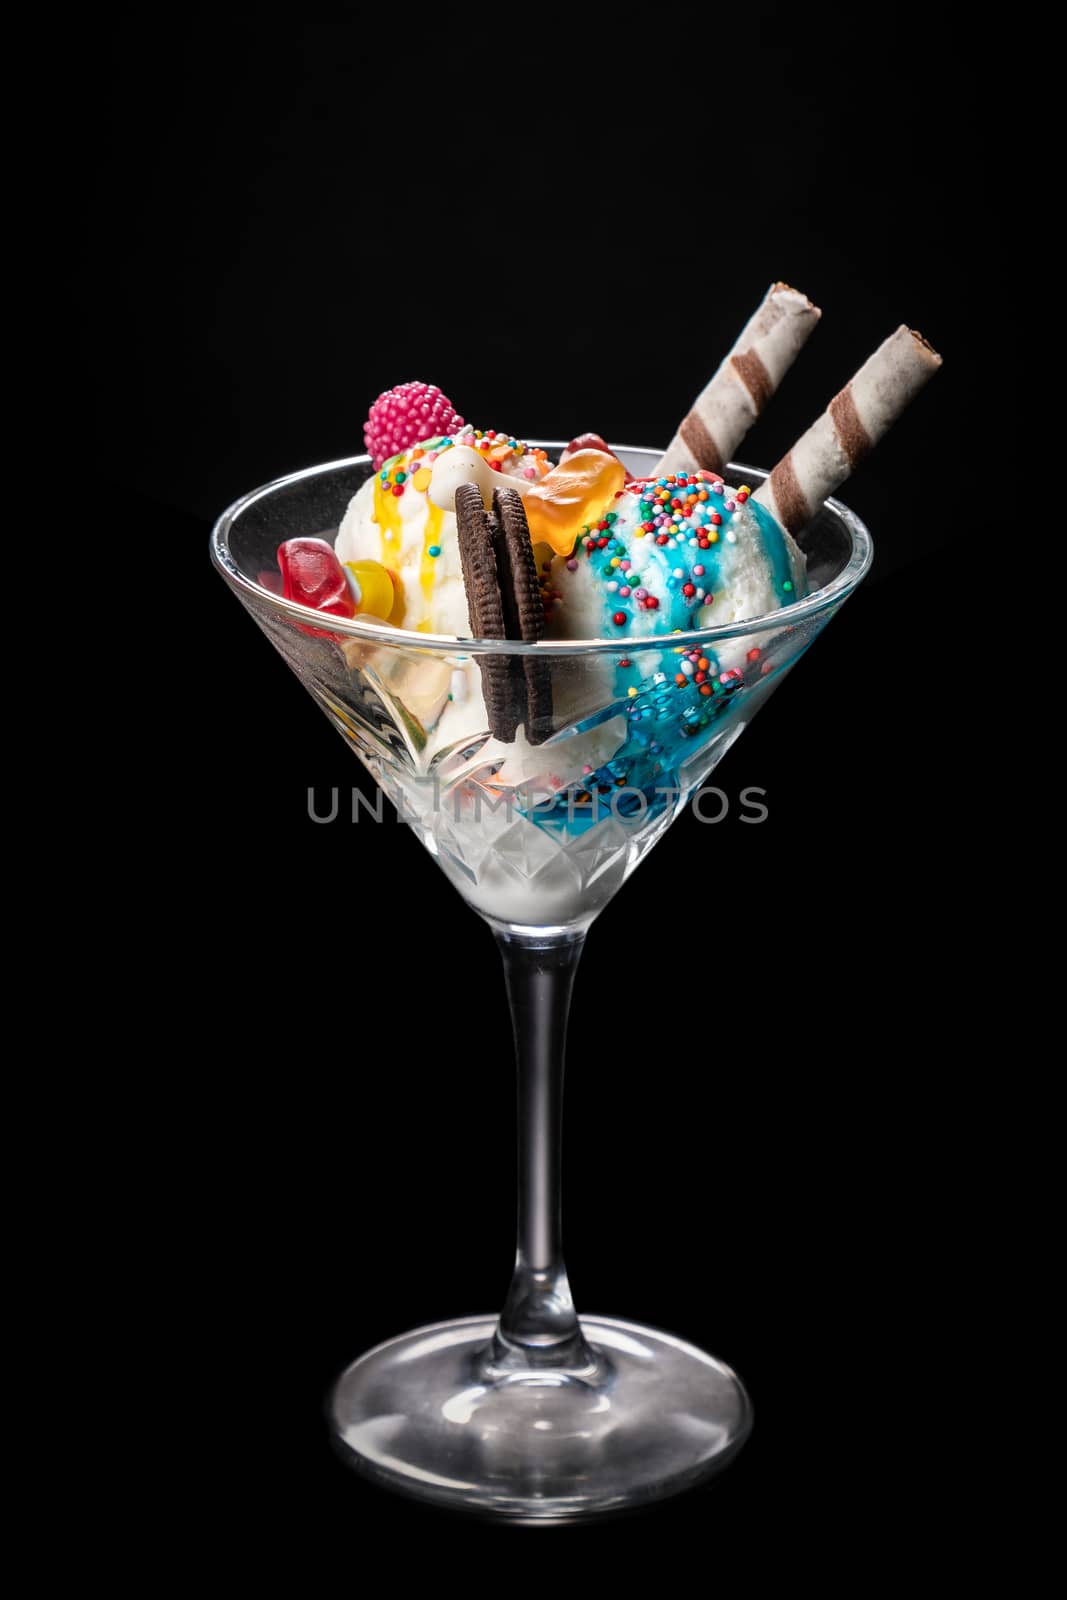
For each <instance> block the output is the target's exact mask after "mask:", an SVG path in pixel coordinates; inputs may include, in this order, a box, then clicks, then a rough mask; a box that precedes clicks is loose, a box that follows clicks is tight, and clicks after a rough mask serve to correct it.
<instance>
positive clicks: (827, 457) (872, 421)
mask: <svg viewBox="0 0 1067 1600" xmlns="http://www.w3.org/2000/svg"><path fill="white" fill-rule="evenodd" d="M940 365H941V357H940V356H939V355H938V353H937V351H936V350H934V349H933V348H932V346H930V345H928V344H927V342H926V340H925V339H924V338H923V336H922V334H921V333H916V332H915V331H914V329H912V328H905V327H904V326H903V325H901V326H900V327H899V328H898V329H897V331H896V333H893V334H890V336H889V338H888V339H887V340H886V341H885V343H884V344H880V345H879V346H878V349H877V350H876V351H875V352H874V354H873V355H872V356H869V357H868V359H867V360H866V361H865V362H864V363H863V366H862V367H861V368H860V370H859V371H858V372H857V373H856V376H855V377H854V378H853V379H852V380H851V382H849V383H846V385H845V387H844V388H843V389H842V390H841V393H840V394H837V395H835V396H834V398H833V399H832V400H831V401H830V404H829V406H828V407H827V408H826V410H825V411H824V412H823V414H822V416H821V417H819V419H818V420H817V421H816V422H813V423H812V425H811V427H810V428H809V429H808V431H807V433H805V434H802V435H801V437H800V438H799V439H798V440H797V442H796V444H795V445H794V446H793V448H792V450H790V452H789V454H788V455H787V456H785V457H783V459H782V460H781V461H779V463H778V465H777V466H776V467H775V469H774V471H773V472H772V473H771V475H770V477H769V478H768V479H767V481H766V483H764V484H763V485H762V486H761V487H760V488H759V489H757V491H756V493H755V495H754V496H753V498H754V499H756V500H758V501H759V502H760V504H761V505H765V506H766V507H767V509H768V510H769V511H771V512H772V513H773V514H774V516H775V517H777V519H778V521H779V522H780V523H781V525H782V527H783V528H787V529H788V530H789V532H790V533H794V534H795V533H799V531H800V529H801V528H803V527H804V525H805V523H807V522H810V521H811V519H812V517H813V516H814V515H815V513H816V511H818V509H819V507H820V506H821V505H822V503H823V501H824V500H825V499H826V497H827V495H831V494H833V492H834V490H835V489H837V488H839V487H840V485H841V484H843V483H844V481H845V479H846V478H847V477H848V476H849V474H850V473H851V472H852V470H853V468H854V467H855V466H856V465H857V464H858V463H859V462H860V461H862V460H863V457H864V456H865V455H866V454H867V452H868V450H872V449H873V448H874V446H875V445H876V444H877V443H878V441H879V439H880V438H881V437H882V435H883V434H884V433H886V432H887V431H888V429H889V428H891V427H892V425H893V423H894V422H895V421H896V420H897V418H898V417H899V416H900V413H901V412H902V411H903V410H904V407H905V406H906V405H907V404H908V402H909V401H910V400H912V399H914V397H915V395H917V394H918V392H919V390H920V389H921V388H922V386H923V384H924V383H926V382H927V381H928V380H929V379H930V378H932V377H933V375H934V373H935V372H936V371H937V369H938V367H939V366H940Z"/></svg>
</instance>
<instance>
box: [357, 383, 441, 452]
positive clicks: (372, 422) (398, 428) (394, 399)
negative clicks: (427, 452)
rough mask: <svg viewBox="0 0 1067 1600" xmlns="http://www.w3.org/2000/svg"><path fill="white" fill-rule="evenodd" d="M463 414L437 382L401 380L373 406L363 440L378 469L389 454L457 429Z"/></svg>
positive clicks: (387, 390)
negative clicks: (407, 381) (401, 381)
mask: <svg viewBox="0 0 1067 1600" xmlns="http://www.w3.org/2000/svg"><path fill="white" fill-rule="evenodd" d="M462 426H463V418H462V417H461V416H460V414H459V412H458V411H457V410H456V409H455V407H454V406H453V404H452V402H451V400H449V399H447V398H446V397H445V396H444V395H443V394H442V393H441V391H440V389H439V388H438V387H437V385H436V383H398V384H397V386H396V388H395V389H386V391H385V393H384V394H380V395H379V396H378V398H377V400H375V402H374V404H373V405H372V406H371V408H370V416H369V417H368V418H367V421H366V423H365V425H364V428H363V443H364V444H365V445H366V447H367V450H368V451H369V452H370V454H371V456H372V457H373V459H374V468H375V471H377V470H378V468H379V467H380V466H381V465H382V463H383V462H384V461H388V460H389V458H390V456H395V455H399V454H400V452H401V450H410V449H411V447H412V445H416V444H418V443H420V441H421V440H423V439H433V438H435V437H436V436H437V435H438V434H450V433H455V431H456V429H457V428H462Z"/></svg>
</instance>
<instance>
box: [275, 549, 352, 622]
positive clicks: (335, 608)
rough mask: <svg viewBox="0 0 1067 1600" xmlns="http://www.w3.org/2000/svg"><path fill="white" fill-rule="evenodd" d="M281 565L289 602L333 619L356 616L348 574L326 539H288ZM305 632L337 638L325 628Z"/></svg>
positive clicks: (279, 561)
mask: <svg viewBox="0 0 1067 1600" xmlns="http://www.w3.org/2000/svg"><path fill="white" fill-rule="evenodd" d="M278 565H279V567H280V568H281V571H282V594H283V595H284V596H285V598H286V600H295V601H296V603H297V604H298V605H302V606H310V607H311V609H312V610H313V611H324V612H326V613H327V614H328V615H329V616H331V617H354V616H355V614H356V602H355V599H354V598H353V595H352V589H351V586H350V585H349V582H348V578H347V577H346V576H345V570H344V568H343V567H342V565H341V563H340V562H339V561H338V559H337V556H336V555H335V554H334V550H333V546H332V545H328V544H327V543H326V540H325V539H286V541H285V543H284V544H280V545H279V546H278ZM304 631H305V633H309V634H313V635H314V636H315V637H316V638H319V639H330V638H332V637H333V635H332V634H331V633H329V632H328V631H327V630H326V629H323V628H305V629H304Z"/></svg>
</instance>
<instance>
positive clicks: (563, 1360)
mask: <svg viewBox="0 0 1067 1600" xmlns="http://www.w3.org/2000/svg"><path fill="white" fill-rule="evenodd" d="M494 932H495V933H496V940H497V944H498V945H499V947H500V953H501V955H502V957H503V960H504V974H505V977H506V979H507V986H508V1000H509V1002H510V1004H511V1022H512V1027H513V1029H514V1032H515V1057H516V1062H517V1066H518V1111H519V1210H518V1245H517V1249H516V1254H515V1271H514V1274H513V1276H512V1280H511V1288H510V1289H509V1291H508V1296H507V1300H506V1301H505V1304H504V1309H503V1311H502V1312H501V1316H500V1322H499V1325H498V1327H497V1331H496V1334H495V1336H494V1339H493V1345H492V1349H491V1352H490V1360H491V1363H492V1366H493V1367H494V1368H496V1369H498V1370H499V1369H504V1370H508V1371H515V1370H517V1369H523V1368H535V1367H548V1366H551V1367H556V1368H559V1367H565V1368H566V1369H568V1370H570V1371H589V1370H590V1369H592V1368H595V1365H596V1362H595V1358H594V1356H593V1355H592V1353H591V1352H590V1350H589V1349H588V1347H587V1345H586V1343H585V1340H584V1339H583V1338H582V1333H581V1329H580V1328H579V1326H578V1318H577V1316H576V1314H575V1310H574V1302H573V1301H572V1299H571V1291H570V1285H569V1284H568V1282H567V1270H566V1268H565V1266H564V1265H563V1245H562V1238H561V1220H560V1174H561V1158H560V1140H561V1133H562V1113H563V1058H564V1049H565V1043H566V1036H567V1016H568V1013H569V1011H570V1003H571V990H572V989H573V986H574V974H575V971H576V970H577V966H578V962H579V959H580V957H581V954H582V947H583V945H584V944H585V933H584V930H583V931H579V932H568V933H566V934H561V935H555V934H553V935H548V934H546V935H545V936H544V937H543V938H541V937H537V936H535V937H533V938H531V937H529V936H523V937H515V936H514V935H511V934H509V933H507V932H506V931H504V930H503V929H500V928H496V929H494Z"/></svg>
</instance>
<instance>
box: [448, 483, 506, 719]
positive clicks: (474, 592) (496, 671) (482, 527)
mask: <svg viewBox="0 0 1067 1600" xmlns="http://www.w3.org/2000/svg"><path fill="white" fill-rule="evenodd" d="M456 527H457V529H458V532H459V559H460V565H461V566H462V568H463V587H464V589H465V590H466V591H467V610H468V612H469V613H470V620H471V630H472V632H473V634H474V637H475V638H476V639H506V638H507V630H506V629H505V626H504V605H503V600H502V597H501V591H500V578H499V575H498V572H497V560H496V553H495V551H494V549H493V540H492V537H491V535H490V531H489V516H488V513H487V512H486V509H485V506H484V505H483V504H482V491H481V490H480V489H479V488H478V486H477V484H475V483H461V484H460V485H459V487H458V488H457V489H456ZM511 666H512V662H511V657H510V656H479V657H478V668H479V671H480V672H481V675H482V695H483V697H484V699H485V709H486V711H487V712H488V713H489V729H490V732H491V733H492V734H493V737H494V738H496V739H500V740H502V741H503V743H504V744H511V743H512V742H513V740H514V738H515V729H516V728H517V727H518V723H519V711H518V707H517V705H516V701H515V691H514V679H513V674H512V671H511Z"/></svg>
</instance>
